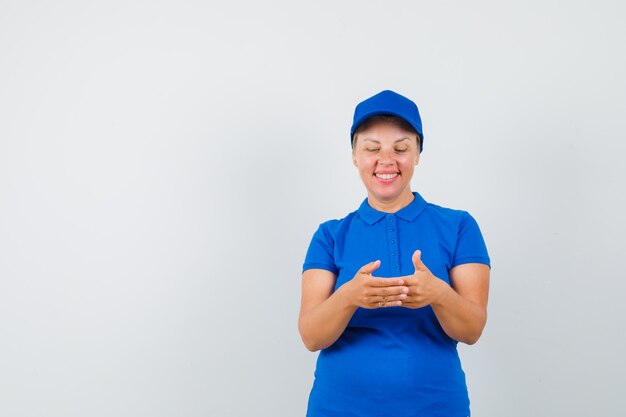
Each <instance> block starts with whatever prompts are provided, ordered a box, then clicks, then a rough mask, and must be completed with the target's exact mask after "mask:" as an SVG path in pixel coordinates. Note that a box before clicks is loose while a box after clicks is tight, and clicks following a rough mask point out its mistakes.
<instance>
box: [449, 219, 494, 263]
mask: <svg viewBox="0 0 626 417" xmlns="http://www.w3.org/2000/svg"><path fill="white" fill-rule="evenodd" d="M467 263H481V264H486V265H488V266H489V267H490V268H491V261H490V259H489V254H488V253H487V246H486V245H485V240H484V239H483V235H482V233H481V232H480V228H479V227H478V223H476V220H474V218H473V217H472V216H471V215H470V214H469V213H467V212H463V216H462V218H461V222H460V223H459V233H458V237H457V242H456V248H455V250H454V257H453V259H452V266H451V267H450V268H454V267H455V266H457V265H461V264H467Z"/></svg>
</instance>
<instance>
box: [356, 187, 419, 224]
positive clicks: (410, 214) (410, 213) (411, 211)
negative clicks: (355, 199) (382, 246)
mask: <svg viewBox="0 0 626 417" xmlns="http://www.w3.org/2000/svg"><path fill="white" fill-rule="evenodd" d="M413 196H414V197H415V198H413V201H411V203H409V205H408V206H406V207H403V208H401V209H400V210H398V211H396V212H395V213H385V212H383V211H378V210H376V209H374V208H372V207H371V206H370V205H369V204H368V202H367V198H366V199H365V200H363V203H361V206H360V207H359V209H358V210H357V212H358V213H359V216H361V218H362V219H363V220H365V222H366V223H367V224H374V223H376V222H377V221H379V220H380V219H382V218H383V217H384V216H385V215H387V214H395V215H396V216H398V217H399V218H401V219H402V220H405V221H407V222H410V221H413V220H415V218H417V216H418V215H419V214H420V213H421V212H422V210H424V208H425V207H426V205H427V204H428V203H427V202H426V200H424V198H422V196H421V195H419V193H417V192H413Z"/></svg>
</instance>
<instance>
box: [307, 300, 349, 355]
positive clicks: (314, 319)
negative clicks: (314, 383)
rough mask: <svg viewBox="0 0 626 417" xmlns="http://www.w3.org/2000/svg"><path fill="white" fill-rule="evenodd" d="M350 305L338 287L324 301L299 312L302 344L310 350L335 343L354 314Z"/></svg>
mask: <svg viewBox="0 0 626 417" xmlns="http://www.w3.org/2000/svg"><path fill="white" fill-rule="evenodd" d="M356 309H357V307H356V306H355V305H351V304H350V303H349V302H348V301H347V298H346V297H345V296H344V294H343V291H342V288H339V289H338V290H337V291H336V292H334V293H333V294H332V295H331V296H330V297H328V298H327V299H326V300H325V301H324V302H322V303H320V304H318V305H317V306H315V307H313V308H311V309H310V310H308V311H306V312H303V313H301V314H300V319H299V320H298V329H299V330H300V336H301V337H302V341H303V342H304V345H305V346H306V347H307V349H309V350H310V351H312V352H315V351H317V350H320V349H324V348H327V347H328V346H330V345H332V344H333V343H335V341H336V340H337V339H339V336H341V334H342V333H343V331H344V330H345V329H346V326H347V325H348V322H350V319H351V318H352V316H353V315H354V312H355V311H356Z"/></svg>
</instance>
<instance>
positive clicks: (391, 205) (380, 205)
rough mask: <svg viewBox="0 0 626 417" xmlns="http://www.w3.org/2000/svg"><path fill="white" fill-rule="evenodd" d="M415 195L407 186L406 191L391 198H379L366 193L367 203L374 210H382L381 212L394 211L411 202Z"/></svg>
mask: <svg viewBox="0 0 626 417" xmlns="http://www.w3.org/2000/svg"><path fill="white" fill-rule="evenodd" d="M414 198H415V196H414V195H413V193H412V192H411V190H410V189H408V188H407V191H406V192H403V193H402V194H400V195H399V196H397V197H396V198H395V199H393V200H379V199H377V198H375V197H374V196H372V195H371V194H369V193H368V196H367V203H368V204H369V205H370V207H372V208H373V209H375V210H378V211H382V212H383V213H395V212H396V211H398V210H401V209H403V208H405V207H406V206H408V205H409V204H411V202H412V201H413V199H414Z"/></svg>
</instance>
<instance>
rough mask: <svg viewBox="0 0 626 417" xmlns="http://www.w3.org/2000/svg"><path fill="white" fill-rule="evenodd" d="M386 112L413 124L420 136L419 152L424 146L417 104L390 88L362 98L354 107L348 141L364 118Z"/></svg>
mask: <svg viewBox="0 0 626 417" xmlns="http://www.w3.org/2000/svg"><path fill="white" fill-rule="evenodd" d="M383 114H388V115H392V116H398V117H401V118H402V119H404V120H406V121H407V123H408V124H410V125H411V126H413V129H415V130H416V131H417V133H418V134H419V136H420V153H421V152H422V148H423V147H424V133H423V132H422V119H421V118H420V113H419V110H417V105H416V104H415V103H413V102H412V101H411V100H409V99H408V98H406V97H404V96H402V95H400V94H398V93H396V92H394V91H391V90H385V91H381V92H380V93H378V94H376V95H374V96H372V97H370V98H368V99H366V100H363V101H362V102H360V103H359V104H357V106H356V108H355V109H354V120H353V122H352V128H351V129H350V143H352V138H353V137H354V131H355V130H356V129H357V128H358V127H359V125H360V124H361V123H363V122H364V121H365V119H367V118H370V117H372V116H378V115H383Z"/></svg>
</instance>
